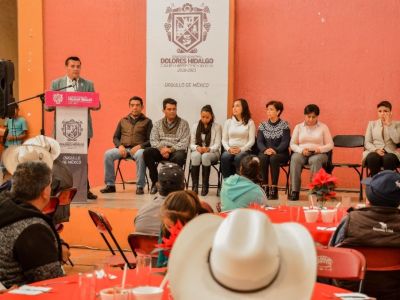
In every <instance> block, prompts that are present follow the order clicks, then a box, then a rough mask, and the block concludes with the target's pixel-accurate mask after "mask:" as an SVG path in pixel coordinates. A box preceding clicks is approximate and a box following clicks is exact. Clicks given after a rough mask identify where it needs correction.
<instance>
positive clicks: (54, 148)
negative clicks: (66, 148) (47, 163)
mask: <svg viewBox="0 0 400 300" xmlns="http://www.w3.org/2000/svg"><path fill="white" fill-rule="evenodd" d="M23 145H33V146H40V147H43V148H45V149H46V150H47V151H49V152H50V154H51V157H52V158H53V160H55V159H56V158H57V157H58V156H59V155H60V153H61V148H60V144H59V143H58V142H57V141H56V140H55V139H53V138H51V137H48V136H44V135H37V136H35V137H33V138H30V139H28V140H26V141H25V142H24V143H23Z"/></svg>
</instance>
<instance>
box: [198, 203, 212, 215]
mask: <svg viewBox="0 0 400 300" xmlns="http://www.w3.org/2000/svg"><path fill="white" fill-rule="evenodd" d="M200 204H201V207H202V208H204V209H205V210H206V211H208V212H209V213H214V210H213V209H212V207H211V205H210V204H208V203H207V202H205V201H200Z"/></svg>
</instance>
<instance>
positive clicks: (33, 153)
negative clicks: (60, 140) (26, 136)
mask: <svg viewBox="0 0 400 300" xmlns="http://www.w3.org/2000/svg"><path fill="white" fill-rule="evenodd" d="M2 160H3V164H4V166H5V167H6V169H7V171H8V172H9V173H10V174H11V175H12V174H14V172H15V169H16V168H17V165H18V164H20V163H23V162H27V161H43V162H44V163H46V164H47V165H48V166H49V168H50V169H51V168H52V167H53V159H52V157H51V155H50V153H49V152H48V151H47V150H46V149H44V148H42V147H39V146H27V145H21V146H10V147H8V148H7V149H6V150H4V152H3V156H2Z"/></svg>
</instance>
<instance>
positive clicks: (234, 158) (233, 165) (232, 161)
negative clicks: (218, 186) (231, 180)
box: [221, 151, 250, 179]
mask: <svg viewBox="0 0 400 300" xmlns="http://www.w3.org/2000/svg"><path fill="white" fill-rule="evenodd" d="M249 154H250V153H249V152H247V151H245V152H240V153H239V154H236V155H235V154H230V153H229V152H228V151H225V152H224V153H222V155H221V173H222V177H223V178H224V179H225V178H227V177H229V176H231V175H235V173H239V170H240V161H241V160H242V158H243V157H245V156H247V155H249Z"/></svg>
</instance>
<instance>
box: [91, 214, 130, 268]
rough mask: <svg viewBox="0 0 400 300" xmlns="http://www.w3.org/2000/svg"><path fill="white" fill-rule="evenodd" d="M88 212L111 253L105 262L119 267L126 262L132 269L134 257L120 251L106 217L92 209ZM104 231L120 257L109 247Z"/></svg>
mask: <svg viewBox="0 0 400 300" xmlns="http://www.w3.org/2000/svg"><path fill="white" fill-rule="evenodd" d="M88 212H89V216H90V218H91V219H92V221H93V223H94V225H95V226H96V229H97V231H98V232H99V233H100V235H101V237H102V238H103V240H104V242H105V243H106V245H107V247H108V249H109V250H110V252H111V254H112V256H111V257H110V258H109V259H108V261H107V263H108V264H109V265H111V266H118V267H120V268H122V267H123V266H124V265H125V264H127V265H128V267H129V268H130V269H133V268H134V267H135V265H136V260H135V257H134V256H133V254H130V253H127V254H125V253H124V251H122V248H121V246H120V245H119V244H118V242H117V240H116V238H115V236H114V234H113V233H112V227H111V225H110V222H109V221H108V219H107V218H106V217H105V216H104V215H103V214H101V213H98V212H95V211H92V210H88ZM106 233H107V234H108V235H109V237H110V238H111V239H112V241H113V242H114V244H115V246H116V247H117V249H118V252H119V253H120V254H121V256H120V257H119V256H117V255H116V253H115V251H114V249H113V248H112V247H111V245H110V242H109V241H108V239H107V238H106V235H105V234H106Z"/></svg>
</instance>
